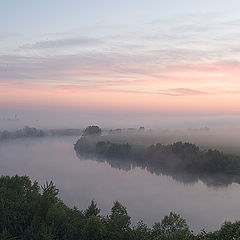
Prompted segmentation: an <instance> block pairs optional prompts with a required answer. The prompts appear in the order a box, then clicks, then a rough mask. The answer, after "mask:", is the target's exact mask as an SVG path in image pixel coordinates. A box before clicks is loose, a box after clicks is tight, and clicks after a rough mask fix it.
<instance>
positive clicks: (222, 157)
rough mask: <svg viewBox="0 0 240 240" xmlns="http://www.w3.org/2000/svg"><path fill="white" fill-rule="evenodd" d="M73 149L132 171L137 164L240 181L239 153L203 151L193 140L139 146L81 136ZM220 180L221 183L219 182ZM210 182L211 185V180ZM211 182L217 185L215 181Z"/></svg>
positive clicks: (166, 171)
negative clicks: (189, 141) (237, 154)
mask: <svg viewBox="0 0 240 240" xmlns="http://www.w3.org/2000/svg"><path fill="white" fill-rule="evenodd" d="M74 148H75V151H76V153H77V155H79V156H82V155H85V156H86V157H88V156H97V157H98V159H99V160H100V161H101V159H102V160H103V161H107V162H108V163H109V164H110V165H111V166H113V167H119V168H125V170H130V168H131V166H138V167H141V168H146V169H147V170H148V171H150V172H152V173H156V174H165V175H172V176H175V178H178V177H179V178H181V176H179V174H178V173H181V174H182V173H186V174H189V176H190V177H191V179H186V181H188V180H191V181H197V180H198V179H201V180H203V181H204V177H206V176H208V179H209V176H210V177H211V176H213V177H214V176H215V177H216V179H217V180H218V182H216V185H217V184H220V185H221V184H229V183H232V182H233V181H235V182H240V177H239V173H240V157H239V156H235V155H229V154H224V153H223V152H220V151H218V150H212V149H209V150H200V148H199V147H198V146H196V145H195V144H192V143H183V142H176V143H173V144H168V145H163V144H153V145H151V146H149V147H144V146H141V147H139V146H135V145H131V144H128V143H115V142H114V143H113V142H110V141H97V142H95V141H94V140H93V139H89V138H87V137H82V138H80V139H79V140H78V141H77V142H76V144H75V145H74ZM219 175H221V178H219ZM185 176H186V175H185ZM206 179H207V178H206ZM220 180H222V182H219V181H220ZM207 184H208V183H207ZM209 184H210V185H211V182H210V183H209ZM212 184H213V185H214V181H213V182H212Z"/></svg>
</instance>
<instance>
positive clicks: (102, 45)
mask: <svg viewBox="0 0 240 240" xmlns="http://www.w3.org/2000/svg"><path fill="white" fill-rule="evenodd" d="M239 11H240V1H239V0H228V1H227V0H211V1H209V0H202V1H193V0H181V1H179V0H131V1H127V0H121V1H112V0H111V1H110V0H88V1H84V0H83V1H77V0H48V1H46V0H42V1H32V0H21V1H19V0H11V1H9V0H0V20H1V21H0V120H1V119H2V118H4V117H6V116H7V117H8V116H13V115H14V114H15V113H17V114H18V115H21V116H22V117H23V116H25V118H27V117H28V116H30V115H31V116H36V117H35V118H36V119H44V118H46V116H51V114H52V117H54V116H57V117H56V118H55V120H56V119H58V120H59V121H60V120H61V117H62V118H64V119H65V121H66V122H68V120H69V119H70V118H71V117H80V118H81V117H82V118H85V119H87V118H88V117H86V116H87V115H86V114H90V113H91V114H92V115H91V116H92V117H93V116H95V117H96V116H98V117H100V118H101V121H102V122H104V121H105V120H107V119H106V118H108V117H110V116H111V119H113V123H114V119H115V120H116V123H118V124H119V123H120V122H121V121H120V120H119V116H122V115H125V116H128V117H129V118H131V117H133V116H135V118H137V119H141V117H142V118H146V117H147V116H149V118H151V119H152V118H156V119H159V118H163V117H164V116H174V117H176V116H178V117H183V116H195V118H196V116H199V117H201V118H204V119H206V117H207V116H208V117H212V116H215V117H216V119H217V118H219V116H221V117H222V116H225V117H226V116H236V117H237V118H238V117H239V115H240V79H239V75H240V46H239V39H240V17H239ZM70 113H71V114H73V115H71V114H70ZM70 116H71V117H70ZM89 117H90V115H89ZM96 118H97V117H96ZM67 119H68V120H67ZM224 119H225V120H223V121H222V122H224V121H226V118H224ZM117 120H118V121H117ZM238 120H239V119H238ZM86 121H87V120H86ZM124 121H128V120H127V117H126V119H125V120H124ZM211 121H212V120H211ZM231 121H232V120H231ZM231 121H230V122H231ZM139 122H141V121H140V120H139ZM228 122H229V121H228ZM69 123H70V121H69ZM198 123H199V121H198ZM205 123H206V124H207V121H203V122H202V123H201V122H200V124H205ZM0 124H1V123H0Z"/></svg>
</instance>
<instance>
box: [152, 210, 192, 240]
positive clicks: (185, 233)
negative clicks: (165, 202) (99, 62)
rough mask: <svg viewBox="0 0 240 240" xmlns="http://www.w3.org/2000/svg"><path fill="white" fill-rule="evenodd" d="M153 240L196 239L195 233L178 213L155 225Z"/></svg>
mask: <svg viewBox="0 0 240 240" xmlns="http://www.w3.org/2000/svg"><path fill="white" fill-rule="evenodd" d="M152 239H153V240H186V239H188V240H190V239H194V235H193V233H192V232H191V231H190V230H189V227H188V225H187V223H186V221H185V219H183V218H181V217H180V215H178V214H176V213H172V212H171V213H170V214H169V216H165V217H164V218H163V220H162V221H161V222H158V223H155V224H154V225H153V229H152Z"/></svg>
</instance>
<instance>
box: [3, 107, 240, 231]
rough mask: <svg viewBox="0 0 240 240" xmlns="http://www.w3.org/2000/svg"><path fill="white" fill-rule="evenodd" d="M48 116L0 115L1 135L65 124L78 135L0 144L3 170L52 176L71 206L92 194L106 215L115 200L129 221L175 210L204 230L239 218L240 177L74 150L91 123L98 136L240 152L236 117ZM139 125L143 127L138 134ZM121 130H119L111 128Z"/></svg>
mask: <svg viewBox="0 0 240 240" xmlns="http://www.w3.org/2000/svg"><path fill="white" fill-rule="evenodd" d="M45 116H46V115H43V114H42V113H40V112H38V114H32V113H29V112H21V113H18V112H16V113H13V112H7V111H6V112H4V113H2V115H1V117H0V132H2V131H4V130H8V131H16V130H17V129H22V128H24V127H25V126H26V125H28V126H29V127H34V128H36V129H37V130H44V131H45V132H48V131H50V130H51V129H69V128H71V129H74V128H76V129H78V130H77V131H79V132H77V134H75V135H76V136H68V137H66V136H64V135H65V134H59V135H58V137H56V136H54V134H47V135H44V136H41V137H24V138H21V137H20V138H18V139H7V140H2V141H0V169H1V175H15V174H19V175H29V176H30V177H31V179H32V180H38V181H39V182H40V184H44V183H45V181H46V180H48V181H49V180H53V181H54V182H55V183H56V185H57V187H58V188H59V189H60V197H61V198H62V199H63V201H64V202H66V203H67V204H68V205H70V206H74V205H76V206H77V207H79V208H80V209H84V208H86V207H87V206H88V204H89V202H90V201H91V200H92V199H95V200H96V201H97V202H98V204H99V207H100V208H101V209H102V213H103V214H108V213H109V211H110V207H111V205H112V202H113V201H115V200H119V201H121V202H122V203H123V204H124V205H125V206H126V207H127V209H128V210H129V214H130V215H131V216H132V217H133V219H132V220H133V222H134V223H136V222H137V221H138V220H139V219H141V218H142V219H143V220H144V221H145V222H146V223H147V224H149V225H151V224H153V222H155V221H159V220H161V218H162V217H163V216H164V215H167V214H168V213H169V212H170V211H176V212H178V213H180V214H181V215H182V216H183V217H184V218H186V220H187V222H188V223H189V224H190V226H191V228H192V229H193V230H194V231H197V232H199V231H200V230H201V229H202V228H205V229H206V230H215V229H217V228H219V227H220V225H221V224H222V223H223V222H224V221H225V220H231V221H234V220H238V217H239V216H238V213H237V211H236V209H237V208H238V205H239V203H238V199H239V197H240V196H239V184H238V183H236V182H239V181H238V179H237V180H236V179H225V176H220V175H216V176H215V177H213V176H205V178H196V177H195V176H191V175H189V174H184V173H177V174H173V173H162V172H161V171H160V172H157V170H156V169H141V168H140V167H139V166H135V167H133V166H132V165H131V164H130V165H129V164H128V165H127V166H126V165H125V166H124V165H121V164H120V165H119V164H118V163H116V162H114V163H113V162H112V163H109V162H107V161H102V162H99V161H96V159H84V158H81V157H80V158H78V157H77V156H76V153H75V151H74V148H73V144H74V143H75V142H76V141H77V139H78V138H79V137H80V135H81V131H80V129H84V128H85V127H86V126H88V125H92V124H96V125H99V126H100V127H101V128H102V129H103V135H104V136H103V138H109V139H113V140H114V139H115V140H116V139H117V141H120V142H129V143H134V144H136V145H145V146H149V145H150V144H154V143H162V144H169V143H174V142H177V141H183V142H185V141H186V142H191V143H194V144H196V145H198V146H199V147H200V148H201V149H209V148H211V149H218V150H221V151H223V152H224V153H231V154H237V155H240V148H239V142H240V127H239V126H238V120H239V118H238V116H232V117H230V118H229V117H224V116H222V117H218V116H211V117H209V118H207V117H197V116H191V117H184V116H170V115H168V116H156V117H153V115H149V116H145V117H142V115H141V114H135V115H134V116H133V114H132V115H131V114H130V113H128V115H121V114H117V115H115V114H113V113H112V114H111V113H106V114H105V115H104V114H100V113H95V114H93V113H86V114H80V113H79V114H77V113H75V114H71V115H68V114H67V113H66V114H65V115H61V114H60V113H56V112H54V113H51V114H50V113H49V116H48V117H45ZM129 116H132V117H131V118H129ZM129 119H130V120H129ZM226 119H227V120H226ZM225 120H226V121H225ZM140 126H143V127H144V130H141V131H140V130H139V127H140ZM118 128H120V129H121V133H116V132H115V131H114V130H115V129H118ZM111 130H113V131H111ZM218 183H220V184H218ZM136 199H137V201H136ZM156 209H157V210H156Z"/></svg>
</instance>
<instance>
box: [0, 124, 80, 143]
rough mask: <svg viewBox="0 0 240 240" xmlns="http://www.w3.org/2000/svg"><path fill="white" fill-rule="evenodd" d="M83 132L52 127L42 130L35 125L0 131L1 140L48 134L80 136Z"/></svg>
mask: <svg viewBox="0 0 240 240" xmlns="http://www.w3.org/2000/svg"><path fill="white" fill-rule="evenodd" d="M81 134H82V130H81V129H72V128H69V129H50V130H41V129H36V128H34V127H28V126H26V127H24V128H23V129H19V130H16V131H7V130H4V131H0V141H1V140H2V141H3V140H8V139H18V138H30V137H33V138H38V137H46V136H80V135H81Z"/></svg>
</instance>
